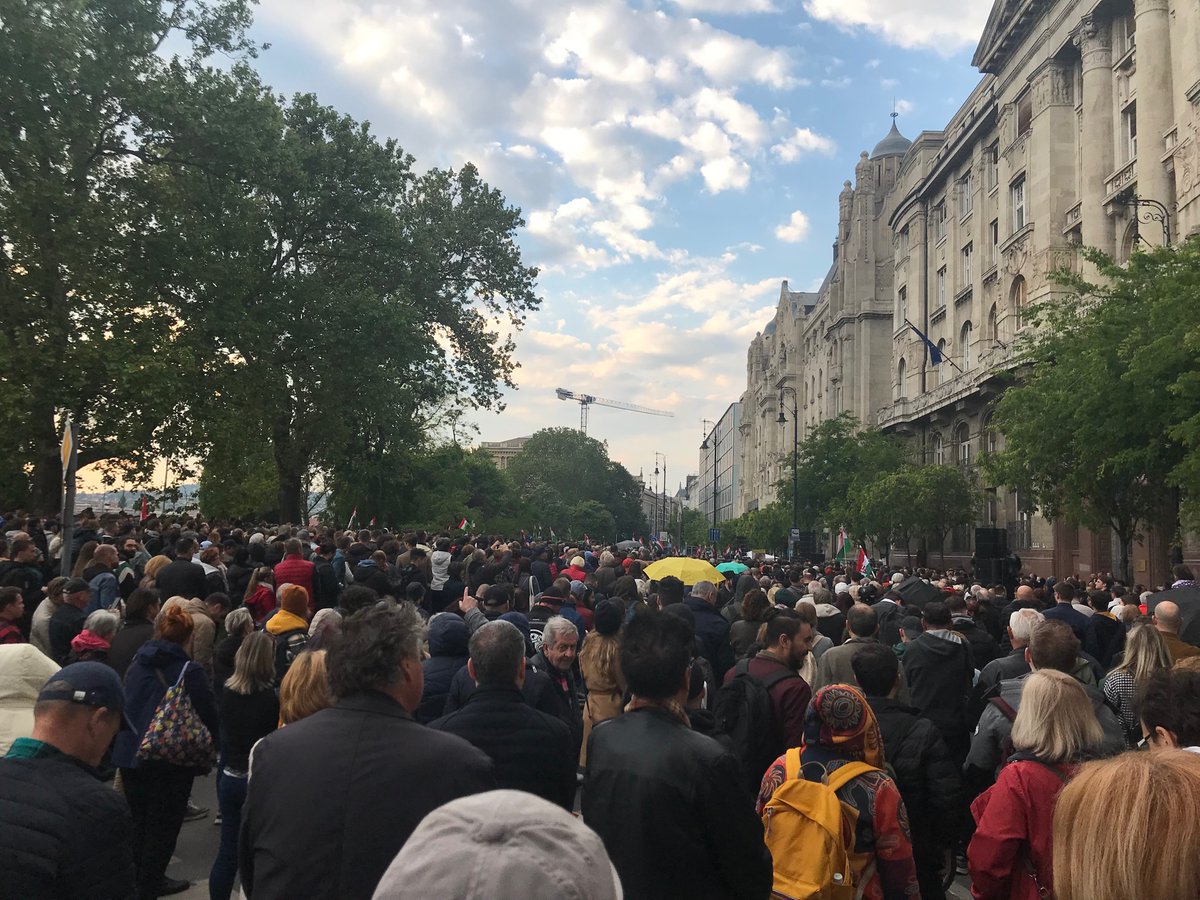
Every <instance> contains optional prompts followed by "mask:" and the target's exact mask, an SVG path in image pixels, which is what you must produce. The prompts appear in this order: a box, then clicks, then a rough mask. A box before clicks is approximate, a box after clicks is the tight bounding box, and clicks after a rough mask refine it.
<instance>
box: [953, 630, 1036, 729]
mask: <svg viewBox="0 0 1200 900" xmlns="http://www.w3.org/2000/svg"><path fill="white" fill-rule="evenodd" d="M1028 674H1029V663H1027V662H1026V661H1025V648H1024V647H1018V648H1017V649H1015V650H1010V651H1009V652H1008V653H1007V654H1006V655H1004V656H1001V657H1000V658H999V659H993V660H992V661H991V662H990V663H988V664H987V665H986V666H984V667H983V668H982V669H981V670H980V672H979V677H978V678H977V679H976V680H975V686H974V687H973V688H971V702H970V704H969V706H968V710H967V715H968V718H967V724H969V725H970V726H971V728H972V729H974V727H975V726H976V725H978V724H979V717H980V716H981V715H983V709H984V707H985V706H987V703H988V700H989V699H990V698H991V697H993V696H998V695H999V693H1000V682H1002V681H1008V680H1009V679H1011V678H1020V677H1021V676H1022V675H1028Z"/></svg>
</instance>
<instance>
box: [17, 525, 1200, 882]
mask: <svg viewBox="0 0 1200 900" xmlns="http://www.w3.org/2000/svg"><path fill="white" fill-rule="evenodd" d="M6 522H7V524H6V526H5V527H6V528H7V529H8V531H7V534H5V535H4V537H3V540H2V541H0V543H2V544H3V546H0V753H3V754H5V755H4V758H3V759H2V760H0V895H3V896H5V897H7V896H13V897H21V898H40V897H88V898H98V900H104V898H129V897H136V898H139V900H142V898H154V897H159V896H165V895H168V894H172V893H176V892H179V891H182V890H184V889H186V888H187V887H188V886H189V885H188V882H186V881H184V880H183V879H178V878H174V877H172V876H171V875H170V874H169V873H168V869H169V868H170V862H171V859H172V856H173V854H174V852H175V848H176V842H177V839H178V836H179V833H180V830H181V828H182V827H183V824H184V822H185V821H186V820H188V819H189V818H198V817H204V816H206V815H207V814H208V813H209V811H208V810H204V809H199V808H196V807H195V806H194V805H193V804H192V801H191V799H190V798H191V794H192V790H193V787H194V784H195V780H196V779H197V778H213V779H214V780H215V787H216V795H217V797H218V804H219V809H218V811H217V812H216V815H215V817H214V818H215V819H216V820H217V821H218V822H219V824H220V847H219V850H218V852H217V854H216V858H215V859H214V860H213V861H212V867H211V872H210V874H209V879H208V890H209V894H210V896H211V897H212V898H214V900H216V898H220V900H228V898H230V897H231V896H233V895H234V892H235V889H237V887H238V886H239V885H240V890H241V892H242V894H243V895H244V896H245V897H248V898H253V900H263V898H266V900H271V898H294V897H313V898H330V900H333V898H364V900H365V898H371V897H376V898H385V900H386V898H398V897H401V896H406V897H410V896H417V895H419V894H420V895H425V896H428V897H430V898H439V897H446V898H450V897H455V898H459V897H483V896H488V897H509V896H528V897H545V898H551V897H554V898H558V897H565V896H576V897H582V898H616V897H620V896H625V897H632V898H639V900H640V898H660V897H661V898H674V897H689V898H693V897H696V898H706V897H711V898H726V897H733V898H759V900H763V898H767V897H769V896H772V893H773V892H774V895H775V896H781V897H816V896H822V897H825V896H830V897H842V896H845V897H856V898H859V897H861V898H867V900H900V898H915V897H924V898H926V900H938V898H943V897H945V896H946V891H947V888H948V886H949V885H950V884H951V882H952V881H953V880H954V878H955V877H956V875H957V876H959V877H966V878H968V879H969V884H970V890H971V892H972V895H973V896H974V897H976V898H980V900H986V898H997V900H1000V898H1004V900H1008V898H1030V900H1033V898H1039V897H1049V896H1055V897H1059V898H1080V900H1082V898H1087V900H1107V898H1113V900H1117V898H1140V897H1145V898H1154V900H1173V898H1180V900H1183V898H1189V900H1194V898H1197V897H1200V854H1198V852H1197V851H1200V842H1198V838H1200V833H1198V831H1200V828H1198V826H1196V825H1195V816H1194V802H1195V801H1196V800H1200V648H1198V647H1196V646H1193V645H1192V644H1190V643H1188V641H1187V640H1186V638H1187V636H1188V633H1187V632H1186V629H1185V627H1184V626H1185V619H1186V616H1185V613H1186V612H1187V610H1186V609H1184V608H1181V605H1180V604H1179V603H1177V602H1174V601H1173V600H1171V599H1165V598H1159V597H1156V596H1154V595H1153V594H1150V593H1148V592H1145V591H1143V590H1142V589H1141V587H1140V586H1128V585H1124V584H1121V583H1120V582H1119V581H1117V580H1115V579H1113V578H1111V577H1103V578H1096V579H1092V580H1090V581H1082V580H1080V579H1077V578H1064V579H1059V580H1056V579H1045V580H1041V579H1037V578H1033V577H1028V578H1025V579H1023V580H1021V581H1019V582H1018V583H1017V584H1015V585H1007V586H1006V585H1000V584H992V585H989V584H983V583H980V582H977V581H975V580H973V579H972V578H970V577H969V575H968V574H967V573H965V572H935V571H929V570H920V569H918V570H910V569H907V568H896V569H892V570H891V571H890V572H888V573H887V574H884V575H883V576H882V577H879V578H875V577H867V576H864V575H862V574H860V573H858V572H856V571H854V570H853V569H850V568H846V567H839V566H835V565H828V564H814V563H813V562H812V561H802V560H795V561H791V563H789V564H785V563H784V562H782V561H778V560H774V561H763V560H757V561H756V560H754V559H753V558H747V559H746V560H745V561H744V562H738V563H737V564H736V565H722V566H721V569H722V570H723V571H716V570H715V569H713V567H712V566H704V564H703V563H702V562H701V561H697V563H699V564H700V565H701V566H702V567H703V568H702V570H698V571H702V572H703V573H711V574H703V575H701V576H697V577H695V578H692V579H689V581H690V583H685V582H684V581H683V580H681V579H680V578H678V577H673V576H666V577H654V574H653V573H654V571H655V569H654V566H653V563H654V561H655V559H654V558H655V556H657V555H660V554H661V551H654V552H652V551H650V550H646V549H641V548H636V547H634V548H631V549H629V550H624V551H622V550H619V549H618V548H617V547H615V546H591V545H588V544H574V545H572V544H563V543H550V542H542V541H532V540H529V539H527V538H525V537H522V539H521V540H516V541H506V540H503V539H500V538H498V537H495V536H468V535H463V534H461V533H442V534H427V533H424V532H413V533H407V534H391V533H388V532H386V531H383V530H378V529H368V530H361V531H357V532H352V531H337V530H334V529H330V528H326V527H323V526H319V525H315V524H314V525H312V526H311V527H309V528H295V527H289V526H280V527H270V528H267V527H256V526H252V525H247V524H244V523H203V522H200V521H196V520H186V521H159V520H156V519H153V518H151V519H149V520H146V521H138V520H137V519H134V518H131V517H124V516H108V517H105V518H103V519H101V520H96V519H94V518H91V517H88V516H85V517H84V518H83V519H82V520H81V521H80V523H79V527H78V528H77V529H76V530H75V533H74V539H73V543H72V544H71V545H69V546H67V547H64V545H63V542H62V541H61V540H58V537H57V535H56V534H55V533H54V532H53V531H49V532H48V531H47V530H46V529H45V528H44V527H43V523H42V522H40V521H39V520H37V519H36V518H30V517H18V516H10V517H7V520H6ZM64 549H65V550H67V552H68V553H69V554H70V556H71V558H72V559H73V560H74V565H73V566H72V567H71V574H70V575H69V576H66V577H54V576H55V575H56V573H57V572H59V571H61V569H62V566H61V560H60V559H59V556H60V555H61V554H62V552H63V551H64ZM711 562H712V563H720V562H727V561H726V560H723V559H722V560H718V559H713V560H712V561H711ZM647 570H649V571H647ZM1175 576H1176V577H1175V582H1174V584H1173V585H1171V586H1172V587H1176V588H1180V587H1190V586H1192V584H1193V582H1194V580H1195V579H1194V578H1193V577H1192V573H1191V572H1190V571H1189V570H1187V569H1186V567H1177V569H1176V573H1175ZM914 587H916V588H919V590H915V591H913V590H909V588H914ZM1164 587H1165V586H1164Z"/></svg>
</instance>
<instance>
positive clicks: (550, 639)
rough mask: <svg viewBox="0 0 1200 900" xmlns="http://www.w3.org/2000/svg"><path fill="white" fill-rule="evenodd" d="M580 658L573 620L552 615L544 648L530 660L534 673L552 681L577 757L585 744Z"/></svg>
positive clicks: (545, 633) (544, 633) (543, 634)
mask: <svg viewBox="0 0 1200 900" xmlns="http://www.w3.org/2000/svg"><path fill="white" fill-rule="evenodd" d="M578 656H579V632H578V631H577V630H576V628H575V625H574V623H572V622H571V620H570V619H566V618H563V617H562V616H552V617H551V618H550V619H549V620H548V621H547V622H546V624H545V626H544V629H543V632H542V649H541V650H539V651H538V652H537V653H535V654H534V655H533V657H532V658H531V659H530V660H529V666H530V668H531V669H533V671H535V672H540V673H541V674H543V675H545V676H547V677H548V678H549V679H550V684H551V685H552V687H553V693H554V695H555V696H556V697H557V698H558V703H559V713H558V717H559V718H560V719H562V720H563V721H564V722H565V723H566V724H567V727H568V728H570V729H571V738H572V740H573V742H574V745H575V755H576V756H578V755H579V748H580V747H581V746H582V745H583V711H582V709H581V697H582V694H581V693H580V690H579V683H578V681H576V679H575V672H574V668H575V661H576V659H578Z"/></svg>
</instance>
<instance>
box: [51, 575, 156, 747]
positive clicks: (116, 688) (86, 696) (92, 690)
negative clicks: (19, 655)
mask: <svg viewBox="0 0 1200 900" xmlns="http://www.w3.org/2000/svg"><path fill="white" fill-rule="evenodd" d="M84 583H85V584H86V582H84ZM43 700H70V701H71V702H72V703H82V704H83V705H84V706H94V707H96V708H97V709H99V708H101V707H103V708H104V709H111V710H114V711H115V712H118V713H120V714H121V728H123V729H129V730H130V731H134V730H136V729H134V727H133V725H132V724H131V723H130V722H129V719H128V718H126V716H125V688H124V687H123V686H122V685H121V679H120V677H119V676H118V675H117V673H116V672H115V671H114V670H113V669H112V668H111V667H110V666H106V665H105V664H104V663H98V662H77V663H71V665H69V666H64V667H63V668H62V669H59V670H58V671H57V672H55V673H54V674H53V675H51V676H50V678H49V679H48V680H47V681H46V683H45V684H44V685H42V689H41V690H40V691H39V692H38V697H37V702H38V703H41V702H42V701H43Z"/></svg>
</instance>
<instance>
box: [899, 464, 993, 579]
mask: <svg viewBox="0 0 1200 900" xmlns="http://www.w3.org/2000/svg"><path fill="white" fill-rule="evenodd" d="M902 474H903V478H904V479H905V480H907V481H909V483H910V485H911V488H910V490H911V492H912V494H913V496H914V498H915V500H916V503H915V505H914V506H913V507H912V510H911V514H912V516H913V521H912V528H913V531H914V532H916V533H919V534H923V535H924V536H925V537H926V538H928V540H929V543H930V544H932V545H933V546H935V547H937V548H938V549H939V550H940V552H941V557H942V560H941V561H942V565H943V566H945V565H946V538H947V537H948V536H949V534H950V532H952V531H953V530H954V529H956V528H962V527H965V526H968V525H971V524H973V523H974V522H975V520H976V517H977V516H978V514H979V502H980V495H979V489H978V487H977V486H976V484H975V479H974V477H973V475H972V474H971V473H970V472H968V471H967V470H966V469H963V468H960V467H959V466H936V465H935V466H914V467H913V468H911V469H907V470H905V471H904V472H903V473H902Z"/></svg>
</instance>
